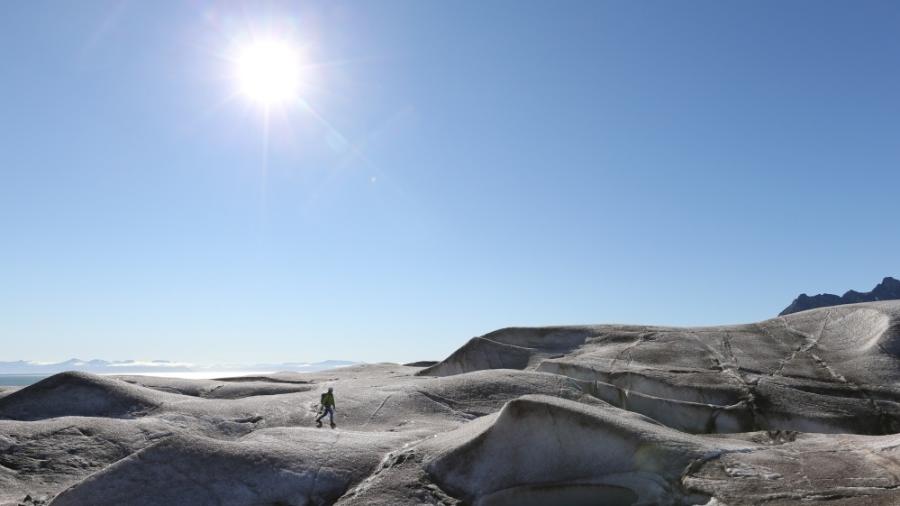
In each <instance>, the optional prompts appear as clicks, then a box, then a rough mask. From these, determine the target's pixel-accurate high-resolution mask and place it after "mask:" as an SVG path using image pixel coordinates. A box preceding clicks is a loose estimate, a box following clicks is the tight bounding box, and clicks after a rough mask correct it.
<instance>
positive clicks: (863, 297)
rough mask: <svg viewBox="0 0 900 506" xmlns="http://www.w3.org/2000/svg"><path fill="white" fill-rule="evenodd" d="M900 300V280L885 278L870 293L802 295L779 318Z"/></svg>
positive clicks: (854, 291) (849, 291)
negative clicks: (847, 306)
mask: <svg viewBox="0 0 900 506" xmlns="http://www.w3.org/2000/svg"><path fill="white" fill-rule="evenodd" d="M894 299H900V280H897V279H894V278H892V277H886V278H884V279H883V280H882V281H881V283H879V284H878V285H877V286H875V288H873V289H872V291H870V292H857V291H856V290H848V291H847V292H846V293H844V295H834V294H831V293H820V294H818V295H813V296H809V295H807V294H805V293H801V294H800V296H799V297H797V298H796V299H794V302H791V305H790V306H788V307H786V308H785V309H784V311H782V312H781V313H779V316H784V315H787V314H791V313H797V312H800V311H806V310H807V309H815V308H817V307H829V306H839V305H841V304H855V303H857V302H875V301H879V300H894Z"/></svg>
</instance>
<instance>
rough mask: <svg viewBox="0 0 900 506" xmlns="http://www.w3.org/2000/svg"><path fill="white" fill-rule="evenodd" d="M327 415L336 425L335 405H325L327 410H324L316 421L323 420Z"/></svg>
mask: <svg viewBox="0 0 900 506" xmlns="http://www.w3.org/2000/svg"><path fill="white" fill-rule="evenodd" d="M325 415H328V420H329V421H330V422H331V424H332V425H334V407H333V406H325V410H324V411H322V414H321V415H319V418H316V422H320V421H322V419H323V418H325Z"/></svg>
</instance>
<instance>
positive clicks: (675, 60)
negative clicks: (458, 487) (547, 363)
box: [0, 0, 900, 363]
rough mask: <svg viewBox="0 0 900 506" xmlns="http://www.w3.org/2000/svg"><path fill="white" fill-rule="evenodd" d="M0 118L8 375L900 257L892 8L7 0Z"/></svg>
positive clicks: (505, 315) (680, 306) (560, 310)
mask: <svg viewBox="0 0 900 506" xmlns="http://www.w3.org/2000/svg"><path fill="white" fill-rule="evenodd" d="M270 35H271V36H276V37H278V38H279V39H278V40H282V41H289V42H290V43H291V44H292V46H291V47H294V48H297V50H298V53H297V54H298V55H301V54H302V58H303V61H304V62H305V63H304V65H303V66H302V67H301V72H302V76H301V81H302V82H303V84H302V86H300V90H299V92H298V94H297V96H296V98H295V99H293V100H290V101H287V102H281V103H278V104H274V105H270V106H269V107H265V106H263V105H262V104H260V103H259V102H254V101H253V100H251V99H249V97H247V96H245V94H242V93H239V91H240V89H239V88H240V85H239V84H238V83H237V82H236V81H237V79H236V77H235V72H236V71H235V62H234V61H233V60H234V58H235V56H234V54H235V51H239V50H240V48H241V47H242V45H246V44H248V43H249V42H248V41H249V40H255V39H254V38H258V37H266V36H270ZM298 58H300V56H298ZM267 109H268V114H266V112H265V111H266V110H267ZM0 115H2V116H0V117H2V121H0V232H2V235H0V237H2V240H0V342H2V350H0V360H15V359H32V360H57V359H66V358H70V357H73V356H75V357H80V358H85V359H86V358H95V357H96V358H104V359H169V360H180V361H194V362H217V361H229V362H244V363H246V362H255V361H306V360H321V359H326V358H342V359H351V360H363V361H381V360H390V361H408V360H417V359H440V358H442V357H444V356H445V355H447V354H448V353H449V352H451V351H452V350H454V349H456V348H457V347H458V346H460V345H461V344H463V343H464V342H465V340H467V339H468V338H469V337H471V336H474V335H480V334H483V333H485V332H488V331H490V330H493V329H496V328H499V327H504V326H510V325H543V324H576V323H609V322H622V323H654V324H675V325H694V324H718V323H741V322H750V321H757V320H761V319H765V318H767V317H771V316H774V315H776V314H777V313H778V312H779V311H780V310H781V309H782V308H783V307H784V306H786V305H787V304H788V303H789V302H790V301H791V300H792V299H793V297H795V296H796V295H797V294H799V293H800V292H807V293H818V292H822V291H829V292H843V291H845V290H847V289H850V288H855V289H858V290H868V289H870V288H871V287H872V286H874V285H875V284H876V283H877V282H879V281H880V280H881V278H882V277H884V276H888V275H898V274H900V257H898V251H900V233H898V232H900V230H898V228H900V226H898V223H900V220H898V216H900V198H898V187H900V163H898V162H900V4H898V3H897V2H893V1H883V2H880V1H862V2H850V1H842V2H828V1H791V2H783V1H777V2H767V1H745V2H721V1H718V0H715V1H712V0H711V1H687V2H668V1H621V2H611V1H608V2H604V1H599V0H598V1H588V2H549V1H548V2H538V1H528V2H521V1H494V0H492V1H490V2H481V1H467V2H423V1H418V0H410V1H379V2H367V1H360V2H341V1H324V2H291V3H265V2H248V3H246V4H239V3H236V2H223V3H211V2H203V1H184V2H167V1H159V2H143V1H85V2H82V1H74V0H72V1H29V2H5V3H3V4H2V6H0Z"/></svg>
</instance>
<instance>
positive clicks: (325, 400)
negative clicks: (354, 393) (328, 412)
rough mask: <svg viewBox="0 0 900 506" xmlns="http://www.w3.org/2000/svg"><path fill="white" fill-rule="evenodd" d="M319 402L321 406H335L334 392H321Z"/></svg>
mask: <svg viewBox="0 0 900 506" xmlns="http://www.w3.org/2000/svg"><path fill="white" fill-rule="evenodd" d="M321 404H322V406H326V407H327V406H331V407H332V408H333V407H335V405H334V394H330V393H328V392H326V393H324V394H322V402H321Z"/></svg>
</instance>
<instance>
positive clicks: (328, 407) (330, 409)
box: [316, 387, 336, 429]
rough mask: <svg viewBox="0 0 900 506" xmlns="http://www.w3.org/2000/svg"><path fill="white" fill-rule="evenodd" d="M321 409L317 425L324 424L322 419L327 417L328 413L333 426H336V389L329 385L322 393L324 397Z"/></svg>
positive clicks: (320, 403) (320, 405) (320, 404)
mask: <svg viewBox="0 0 900 506" xmlns="http://www.w3.org/2000/svg"><path fill="white" fill-rule="evenodd" d="M319 409H320V410H321V414H320V415H319V417H318V418H316V427H321V426H322V419H323V418H325V415H328V420H329V421H331V428H332V429H333V428H335V427H336V425H335V424H334V389H333V388H331V387H328V391H327V392H325V393H324V394H322V399H321V401H320V402H319Z"/></svg>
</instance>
